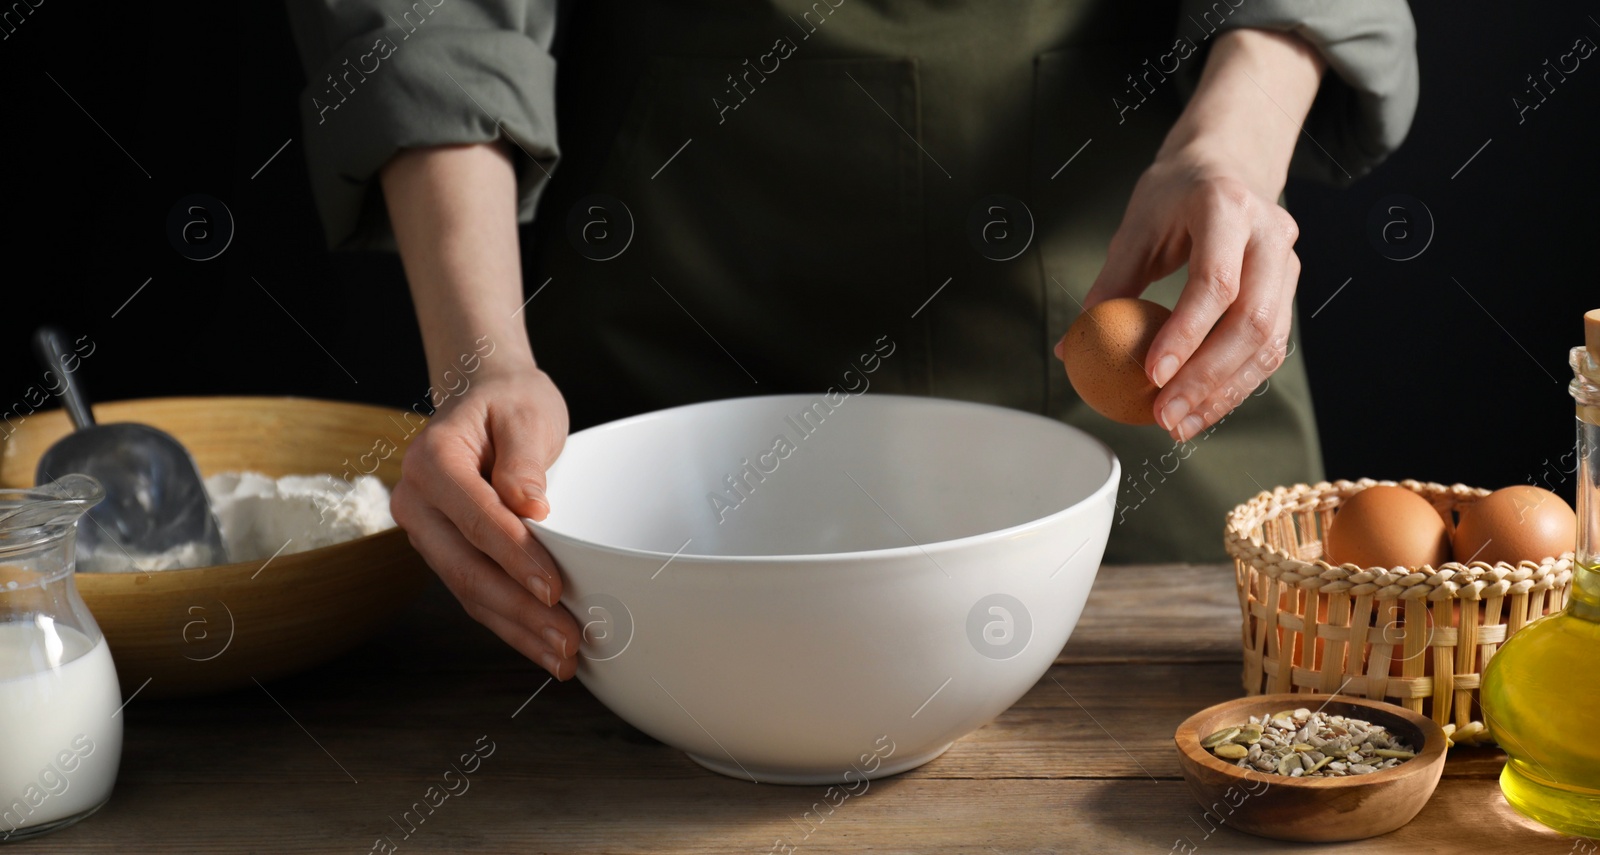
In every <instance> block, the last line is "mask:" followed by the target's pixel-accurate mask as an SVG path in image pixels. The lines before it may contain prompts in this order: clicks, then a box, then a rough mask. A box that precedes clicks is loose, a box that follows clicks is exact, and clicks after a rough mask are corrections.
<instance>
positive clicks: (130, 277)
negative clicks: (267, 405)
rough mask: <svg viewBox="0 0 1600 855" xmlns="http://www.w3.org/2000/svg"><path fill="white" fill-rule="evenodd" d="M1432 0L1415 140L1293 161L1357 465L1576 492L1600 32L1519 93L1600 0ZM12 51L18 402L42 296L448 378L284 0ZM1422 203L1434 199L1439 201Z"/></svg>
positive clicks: (6, 59) (288, 379)
mask: <svg viewBox="0 0 1600 855" xmlns="http://www.w3.org/2000/svg"><path fill="white" fill-rule="evenodd" d="M1414 12H1415V15H1416V17H1417V22H1418V30H1419V51H1420V54H1421V62H1422V81H1423V82H1422V102H1421V106H1420V108H1419V110H1418V113H1417V118H1416V122H1415V125H1414V126H1413V128H1412V131H1411V135H1410V138H1409V140H1408V141H1407V143H1406V144H1405V146H1404V147H1403V148H1402V149H1401V150H1400V151H1399V152H1398V153H1397V154H1396V155H1395V156H1394V157H1392V158H1391V159H1390V160H1389V162H1387V163H1386V164H1384V165H1383V166H1382V167H1381V168H1380V169H1379V170H1378V171H1377V172H1375V173H1374V174H1372V175H1369V176H1367V177H1365V178H1363V179H1361V180H1359V181H1357V182H1356V183H1354V184H1353V185H1351V186H1350V187H1348V188H1344V189H1334V188H1329V187H1324V186H1316V185H1307V184H1304V183H1301V182H1293V183H1291V185H1290V190H1289V192H1290V209H1291V211H1292V212H1293V214H1294V215H1295V217H1296V218H1297V219H1298V220H1299V222H1300V225H1301V231H1302V237H1301V239H1300V244H1299V247H1298V250H1299V253H1300V255H1301V257H1302V259H1303V260H1304V274H1303V276H1302V279H1301V285H1300V297H1299V300H1300V311H1301V342H1300V346H1301V347H1303V348H1304V350H1305V353H1306V356H1307V359H1308V362H1309V366H1310V371H1311V379H1312V384H1313V390H1314V394H1315V396H1316V401H1317V407H1318V420H1319V422H1320V425H1321V428H1322V437H1323V443H1324V449H1325V453H1326V462H1327V469H1328V474H1329V475H1330V477H1359V476H1363V475H1366V476H1373V477H1380V478H1402V477H1415V478H1421V479H1426V480H1438V481H1444V482H1453V481H1462V482H1466V483H1470V484H1476V485H1482V486H1491V487H1492V486H1501V485H1504V484H1509V483H1515V482H1525V481H1535V482H1539V483H1547V484H1549V485H1551V486H1554V487H1556V488H1557V489H1558V490H1559V491H1560V492H1562V493H1563V494H1565V495H1567V496H1568V497H1569V498H1570V497H1571V478H1570V476H1569V475H1567V474H1566V473H1564V472H1562V471H1561V469H1562V468H1563V465H1562V464H1563V461H1562V460H1561V458H1562V456H1563V455H1565V454H1566V453H1567V452H1568V451H1569V450H1570V448H1571V445H1572V433H1573V431H1572V421H1571V418H1572V416H1571V406H1572V405H1571V402H1570V399H1569V398H1568V397H1567V393H1566V381H1567V379H1568V378H1569V377H1570V372H1569V370H1568V368H1567V367H1566V363H1565V359H1566V351H1567V349H1568V348H1569V347H1570V346H1572V345H1574V344H1577V343H1578V342H1579V341H1580V339H1581V314H1582V312H1583V311H1584V310H1586V309H1590V308H1594V307H1595V306H1600V288H1597V287H1596V281H1597V280H1596V277H1595V274H1594V270H1593V265H1592V264H1591V261H1590V259H1591V258H1592V256H1593V255H1594V250H1595V245H1596V241H1597V235H1596V234H1595V231H1596V229H1595V225H1596V222H1597V219H1596V217H1595V216H1594V215H1593V213H1592V206H1593V204H1594V189H1595V188H1596V187H1597V186H1600V158H1597V157H1596V155H1595V152H1596V133H1595V132H1596V130H1597V129H1600V128H1597V125H1600V123H1597V122H1596V116H1597V115H1600V112H1597V111H1600V55H1597V56H1594V57H1592V58H1590V59H1587V60H1583V61H1582V64H1581V65H1580V67H1579V68H1578V70H1577V71H1575V72H1573V73H1572V74H1570V75H1568V76H1567V79H1566V80H1565V81H1564V82H1561V83H1558V84H1556V86H1555V91H1554V92H1547V93H1546V96H1545V97H1546V100H1545V101H1544V102H1543V105H1542V106H1541V107H1539V108H1538V109H1530V110H1527V111H1526V113H1525V114H1523V115H1522V116H1521V117H1520V118H1522V119H1523V121H1522V122H1521V123H1519V115H1518V113H1517V110H1516V108H1515V107H1514V106H1513V104H1512V99H1513V98H1514V97H1515V98H1520V99H1522V100H1523V102H1524V103H1529V102H1530V101H1531V102H1532V103H1539V99H1538V97H1537V96H1533V97H1531V98H1530V97H1529V96H1527V95H1526V94H1525V90H1526V89H1527V88H1528V86H1529V81H1528V80H1527V79H1526V78H1527V76H1528V75H1530V74H1533V73H1535V72H1537V71H1542V70H1543V68H1544V67H1543V66H1542V65H1541V64H1542V63H1543V62H1544V61H1545V60H1547V59H1548V60H1550V61H1551V62H1552V63H1554V62H1556V61H1557V58H1558V57H1559V56H1560V55H1562V54H1564V53H1567V52H1568V51H1570V50H1571V49H1572V47H1573V44H1574V41H1575V40H1576V39H1577V38H1578V37H1580V36H1582V37H1586V38H1588V39H1589V40H1590V41H1592V42H1595V43H1600V22H1597V20H1596V19H1600V5H1595V4H1578V3H1557V2H1552V3H1539V4H1527V6H1525V7H1519V8H1515V9H1513V8H1511V7H1509V6H1506V5H1503V4H1498V5H1491V4H1454V3H1443V2H1431V3H1421V4H1414ZM1571 61H1572V60H1571V59H1570V58H1569V59H1568V60H1567V62H1568V63H1569V64H1570V62H1571ZM0 72H3V75H4V77H3V79H4V80H5V92H6V107H5V121H6V125H5V127H6V129H7V131H6V133H5V134H4V135H3V139H0V169H3V172H0V175H3V176H4V178H3V180H4V187H5V190H4V196H3V198H4V199H5V204H4V206H3V207H4V215H3V216H4V218H5V220H4V228H3V232H0V234H3V235H4V237H3V238H0V239H3V241H4V248H5V259H6V261H7V263H8V269H9V271H10V275H9V277H8V279H9V281H8V282H7V283H6V285H5V288H4V293H5V295H6V298H7V303H8V305H7V309H6V311H4V313H3V315H0V317H3V318H4V320H3V326H0V357H3V358H4V361H3V362H0V365H4V366H5V367H4V369H3V370H0V402H3V403H0V406H5V407H10V406H11V405H13V404H18V403H21V402H22V401H24V400H26V396H27V394H28V387H29V386H30V384H37V383H38V382H39V373H38V371H37V370H36V369H35V368H34V366H33V362H32V358H31V355H30V353H29V349H28V344H27V337H28V334H29V332H30V331H31V329H32V328H33V327H34V326H35V325H36V324H37V323H39V322H40V321H42V320H51V321H55V322H58V323H62V324H66V325H68V326H70V327H71V328H72V329H73V330H74V331H75V332H76V333H78V334H85V335H88V336H89V337H90V338H91V339H92V340H93V341H94V342H95V344H96V345H97V347H98V348H99V349H98V350H97V351H96V352H95V355H94V356H93V357H91V358H90V359H89V360H88V361H87V362H86V363H85V365H86V368H85V369H84V372H83V373H82V374H81V375H79V376H80V377H82V378H84V379H85V380H86V384H87V386H88V388H89V390H90V391H91V392H92V393H93V394H94V395H95V396H96V397H97V398H98V399H101V400H111V399H120V398H132V397H145V396H161V395H176V394H225V393H257V394H295V395H307V396H316V397H327V398H338V399H346V400H361V401H371V402H377V403H387V404H395V405H401V406H409V405H411V404H413V403H415V402H418V401H420V400H421V399H422V397H423V393H424V390H425V388H426V387H427V382H426V371H425V366H424V364H423V360H422V355H421V347H420V341H419V338H418V333H417V328H416V323H415V321H414V319H413V318H412V317H411V306H410V302H409V300H408V298H407V296H406V290H405V285H404V280H403V278H402V276H401V271H400V266H399V263H398V260H397V259H396V258H395V257H392V256H386V255H378V254H350V253H342V254H329V253H327V252H325V251H324V249H323V243H322V236H321V229H320V226H319V223H318V221H317V214H316V211H315V210H314V208H313V206H312V203H311V198H310V192H309V185H308V181H307V177H306V169H305V165H304V160H303V150H302V148H301V146H300V144H299V139H300V136H301V128H300V125H299V112H298V107H297V103H296V99H297V98H298V97H299V94H300V90H301V87H302V85H303V82H304V81H303V74H302V71H301V68H300V64H299V60H298V58H297V55H296V53H295V51H294V46H293V43H292V42H291V39H290V35H289V26H288V18H287V14H286V12H285V10H284V8H283V7H282V6H281V5H280V4H278V3H243V4H231V3H229V4H222V3H203V2H172V3H158V4H151V5H145V6H141V7H139V9H138V10H137V11H136V12H133V11H127V12H123V13H118V14H116V15H114V16H109V17H108V16H103V15H93V16H91V15H88V14H86V13H85V12H83V11H82V10H80V9H77V8H74V7H72V6H69V5H65V4H61V3H59V2H54V3H43V4H42V5H41V6H40V7H39V8H37V9H35V10H33V12H32V14H31V15H30V16H28V17H27V19H26V20H25V21H24V23H23V24H22V25H21V26H20V27H18V28H17V30H16V32H15V33H12V34H11V35H10V37H9V38H7V39H5V40H4V41H0ZM91 117H92V118H91ZM97 125H98V126H97ZM1487 140H1492V142H1491V143H1489V144H1488V146H1487V147H1486V148H1481V151H1480V147H1482V146H1484V144H1485V141H1487ZM285 141H289V144H288V146H287V147H286V148H284V149H283V150H282V152H281V153H279V154H278V155H277V156H276V157H273V153H274V152H275V151H277V150H278V149H279V147H280V146H282V145H283V144H284V142H285ZM1474 152H1478V153H1477V155H1476V157H1474V156H1473V155H1474ZM269 158H273V159H272V160H271V161H270V163H269V162H268V159H269ZM1469 158H1472V160H1471V162H1470V164H1467V162H1468V159H1469ZM263 164H266V166H265V167H264V168H263ZM1463 164H1467V165H1466V167H1465V168H1464V169H1463V168H1462V166H1463ZM197 192H198V193H206V194H210V195H212V196H215V197H217V198H220V199H222V200H223V201H224V202H225V203H226V204H227V206H228V208H229V209H230V210H231V212H232V214H233V216H234V217H235V219H236V223H237V225H236V233H235V237H234V239H233V243H232V244H231V245H230V246H229V247H228V250H227V251H226V252H225V253H224V254H223V255H222V256H221V257H219V258H217V259H216V260H213V261H209V262H205V263H196V262H193V261H189V260H187V259H184V258H182V257H180V256H179V255H178V254H177V252H175V251H174V250H173V248H172V246H171V245H170V244H169V242H168V240H167V237H166V234H165V228H166V225H165V224H166V219H167V215H168V212H169V210H170V209H171V208H172V207H173V205H174V203H175V202H176V201H177V200H178V199H180V198H181V197H184V196H186V195H188V194H191V193H197ZM1394 194H1405V195H1407V196H1410V197H1412V198H1413V199H1415V200H1420V202H1421V203H1422V205H1425V206H1426V209H1427V211H1428V212H1429V213H1431V218H1432V220H1433V221H1434V233H1433V237H1432V239H1431V242H1429V243H1427V249H1426V250H1425V251H1423V252H1422V254H1421V255H1419V256H1417V257H1416V258H1414V259H1411V260H1408V261H1395V260H1390V259H1389V258H1386V257H1384V255H1382V254H1380V251H1379V250H1380V249H1381V248H1383V247H1384V246H1385V244H1383V243H1382V242H1381V241H1375V240H1374V237H1373V235H1372V233H1371V229H1370V226H1369V215H1370V214H1371V213H1372V212H1373V211H1374V209H1375V208H1376V209H1378V210H1379V213H1380V214H1381V213H1384V212H1385V211H1386V210H1387V208H1388V207H1389V204H1391V203H1389V202H1384V201H1383V200H1386V199H1387V198H1388V197H1390V196H1391V195H1394ZM1380 202H1382V203H1383V204H1380ZM1404 204H1406V205H1407V206H1408V209H1407V210H1406V211H1405V212H1402V215H1403V216H1406V217H1407V218H1408V219H1409V220H1410V221H1411V222H1412V226H1413V227H1419V226H1418V220H1419V218H1420V217H1421V216H1423V215H1419V214H1418V212H1417V206H1416V204H1415V203H1414V202H1406V203H1404ZM1391 219H1396V217H1393V216H1387V217H1383V218H1382V220H1380V221H1379V223H1378V225H1379V226H1380V227H1381V225H1382V222H1383V221H1385V220H1391ZM1403 228H1405V227H1404V226H1391V230H1390V233H1389V234H1390V237H1391V238H1396V236H1397V235H1399V234H1400V232H1399V231H1398V229H1403ZM1419 228H1420V227H1419ZM1423 231H1425V229H1423ZM1413 240H1415V238H1413ZM1406 244H1407V242H1406V241H1405V240H1398V241H1395V242H1394V243H1391V244H1389V245H1388V246H1390V253H1389V254H1391V255H1394V254H1402V253H1398V252H1397V251H1396V250H1395V249H1394V248H1393V247H1394V246H1396V245H1398V246H1400V247H1401V248H1402V249H1403V248H1404V247H1405V246H1406ZM1411 245H1412V246H1415V244H1414V243H1413V244H1411ZM1411 251H1412V250H1407V251H1406V252H1405V253H1403V254H1409V253H1410V252H1411ZM147 280H148V284H147V285H145V284H144V283H146V282H147ZM1346 283H1348V284H1346ZM142 285H143V289H142V290H140V288H141V286H142ZM1341 288H1342V290H1341ZM136 291H138V294H137V296H136V297H133V299H131V300H130V299H129V297H130V295H133V294H135V292H136ZM1336 294H1337V295H1336ZM1335 295H1336V296H1335ZM1330 298H1332V299H1330ZM114 313H115V317H113V314H114ZM319 345H320V346H319ZM324 348H326V352H325V351H324ZM1566 462H1570V458H1568V460H1567V461H1566Z"/></svg>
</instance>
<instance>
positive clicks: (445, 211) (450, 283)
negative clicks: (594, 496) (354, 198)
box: [382, 143, 534, 384]
mask: <svg viewBox="0 0 1600 855" xmlns="http://www.w3.org/2000/svg"><path fill="white" fill-rule="evenodd" d="M382 183H383V194H384V199H385V202H386V203H387V205H388V210H389V220H390V222H391V224H392V225H393V228H394V233H395V240H396V242H397V243H398V244H399V247H400V258H401V261H402V263H403V264H404V266H405V272H406V280H407V282H409V283H410V288H411V299H412V301H413V302H414V303H415V304H416V314H417V322H418V324H419V325H420V326H421V328H422V340H423V345H424V348H425V350H426V353H427V359H428V371H429V374H430V376H431V377H432V380H433V382H444V383H446V384H448V383H449V380H448V379H444V377H443V375H444V373H445V372H446V371H453V372H455V374H457V375H459V374H460V373H462V370H463V368H464V367H469V368H470V367H472V365H474V364H475V363H472V362H471V361H470V360H472V359H473V358H474V355H482V354H484V353H485V352H486V351H485V350H484V345H485V344H488V343H490V342H492V343H493V345H494V347H493V350H492V352H493V354H494V358H493V359H492V360H488V361H485V362H484V363H483V366H484V367H485V368H488V367H489V366H494V371H495V373H500V372H501V371H503V370H519V369H531V368H532V367H533V365H534V362H533V352H532V349H531V348H530V346H529V344H528V336H527V332H526V328H525V327H524V326H523V316H522V312H520V311H519V309H520V308H521V305H522V299H523V297H522V269H521V267H522V259H521V256H520V253H519V251H518V248H517V180H516V174H515V172H514V171H513V168H512V164H511V160H510V158H509V157H508V156H507V154H506V152H505V150H504V148H503V146H502V145H501V144H499V143H477V144H472V145H455V146H433V147H428V148H419V149H407V150H405V151H402V152H401V153H400V154H398V155H396V156H395V157H394V158H393V159H392V160H390V161H389V162H388V163H387V164H386V165H385V166H384V168H383V172H382ZM463 360H467V362H466V363H465V364H464V362H463Z"/></svg>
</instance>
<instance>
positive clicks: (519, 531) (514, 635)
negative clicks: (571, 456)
mask: <svg viewBox="0 0 1600 855" xmlns="http://www.w3.org/2000/svg"><path fill="white" fill-rule="evenodd" d="M492 371H494V369H493V368H491V366H490V364H489V363H487V362H486V363H485V364H484V366H483V369H482V370H481V371H479V372H478V373H477V374H476V375H475V376H474V377H473V380H472V385H471V386H470V387H469V388H468V389H467V390H465V391H464V392H463V393H462V394H460V395H459V396H457V397H453V398H451V399H449V400H448V401H446V402H445V403H444V405H443V406H442V407H440V408H439V410H438V412H436V413H435V414H434V416H433V418H431V419H430V420H429V421H428V424H427V426H426V427H424V428H423V429H422V432H421V433H419V434H418V435H417V437H416V438H415V439H414V440H412V442H411V446H410V447H409V448H408V449H407V450H406V455H405V460H404V463H403V465H402V467H401V477H400V482H399V483H398V484H397V485H395V489H394V495H393V497H392V499H391V501H390V507H391V509H392V510H393V513H394V518H395V521H396V522H397V523H399V525H400V527H401V528H403V529H405V531H406V533H407V534H408V535H409V536H410V538H411V544H412V546H415V547H416V549H417V551H418V552H420V553H422V557H423V558H425V559H427V561H428V565H429V566H430V567H432V568H433V570H434V572H436V573H438V574H439V578H440V579H442V580H443V581H444V584H445V586H446V587H448V588H449V589H450V592H451V593H452V594H454V595H455V597H456V599H457V600H459V601H460V602H461V606H462V607H463V608H464V609H466V612H467V614H469V615H471V616H472V618H473V619H474V620H476V621H478V622H479V623H481V624H483V625H484V626H486V627H488V628H489V629H490V630H492V631H493V632H494V634H495V635H498V636H500V638H501V639H502V640H504V641H505V642H506V643H507V644H509V645H511V646H512V647H514V648H516V649H517V650H518V651H519V652H521V653H522V654H523V655H524V656H527V657H528V658H529V659H531V660H533V661H534V662H536V663H538V664H539V665H540V666H541V667H543V668H544V669H545V670H546V671H549V672H550V673H551V674H552V675H553V676H555V677H556V678H557V679H560V680H568V679H571V678H572V677H573V675H575V674H576V673H577V658H576V657H577V652H578V641H579V640H580V639H581V638H582V634H581V630H580V629H579V627H578V624H577V621H575V620H574V619H573V617H572V615H571V614H570V613H568V611H567V610H566V609H565V608H564V607H562V606H561V604H560V600H561V590H562V583H561V574H560V573H559V572H558V569H557V567H556V563H555V560H554V559H552V558H551V557H550V553H548V552H546V551H545V550H544V547H542V546H540V545H539V542H538V541H537V540H535V539H534V537H533V535H532V533H530V532H529V531H528V528H527V526H525V525H523V523H522V520H521V519H520V517H531V518H532V519H536V520H542V519H544V518H545V516H546V515H547V514H549V512H550V505H549V502H548V500H547V499H546V498H545V493H544V489H545V470H546V469H547V468H548V467H549V466H550V464H552V463H554V462H555V459H556V457H557V456H558V455H559V454H560V453H561V447H562V445H563V444H564V443H565V442H566V438H567V405H566V401H564V400H563V399H562V397H561V392H560V391H559V390H557V389H556V386H555V383H554V382H552V381H551V379H550V377H549V375H547V374H545V373H544V372H543V371H540V370H539V369H538V368H535V367H533V366H532V365H528V366H526V367H518V368H514V369H501V370H500V372H499V373H491V372H492Z"/></svg>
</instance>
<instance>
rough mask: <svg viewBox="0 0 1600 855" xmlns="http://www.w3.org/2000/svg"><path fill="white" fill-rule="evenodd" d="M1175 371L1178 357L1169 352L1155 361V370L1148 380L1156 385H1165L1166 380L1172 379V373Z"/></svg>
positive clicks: (1175, 372) (1176, 370)
mask: <svg viewBox="0 0 1600 855" xmlns="http://www.w3.org/2000/svg"><path fill="white" fill-rule="evenodd" d="M1177 373H1178V357H1176V356H1173V355H1172V354H1170V353H1169V354H1167V355H1166V356H1163V357H1161V359H1160V360H1158V361H1157V362H1156V370H1155V373H1153V374H1151V375H1150V382H1152V383H1154V384H1156V385H1157V386H1165V385H1167V381H1168V380H1171V379H1172V375H1174V374H1177Z"/></svg>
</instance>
